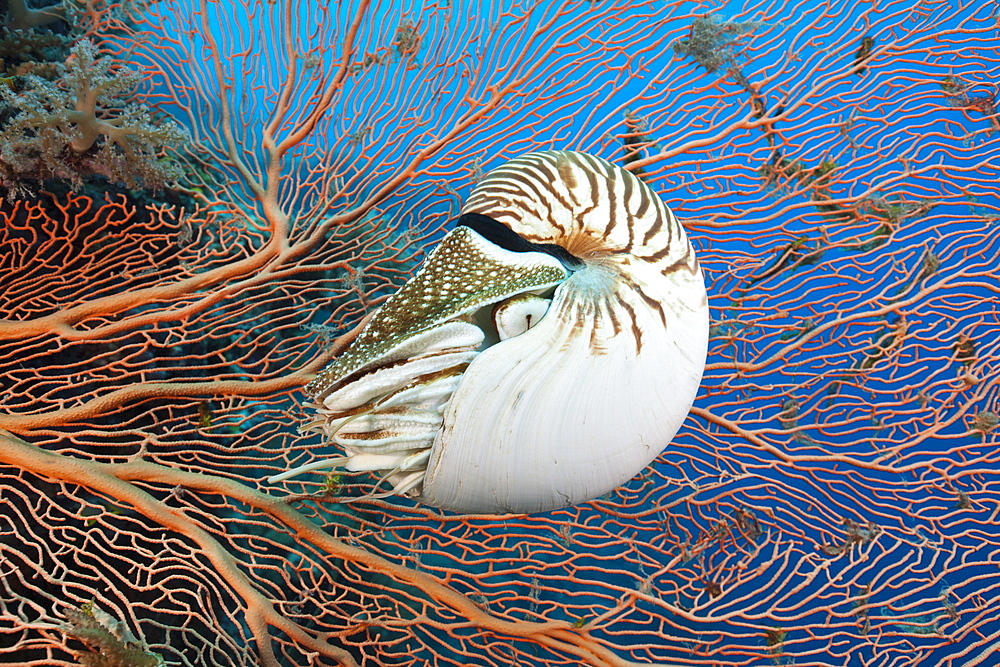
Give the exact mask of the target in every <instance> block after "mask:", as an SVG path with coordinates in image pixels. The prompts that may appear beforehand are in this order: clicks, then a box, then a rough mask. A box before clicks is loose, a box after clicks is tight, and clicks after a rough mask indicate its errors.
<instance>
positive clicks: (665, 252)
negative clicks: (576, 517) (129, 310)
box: [272, 151, 708, 513]
mask: <svg viewBox="0 0 1000 667" xmlns="http://www.w3.org/2000/svg"><path fill="white" fill-rule="evenodd" d="M707 340H708V306H707V301H706V295H705V287H704V282H703V279H702V275H701V271H700V269H699V266H698V262H697V259H696V258H695V255H694V252H693V250H692V248H691V246H690V243H689V242H688V240H687V237H686V235H685V233H684V230H683V228H682V226H681V225H680V223H679V222H678V221H677V219H676V218H675V217H674V216H673V214H672V213H671V212H670V211H669V210H668V209H667V207H666V206H665V205H664V204H663V202H662V201H661V200H660V199H659V197H657V196H656V194H655V193H654V192H653V191H652V190H651V189H650V188H649V187H648V186H647V185H646V184H644V183H643V182H642V181H640V180H639V179H637V178H636V177H635V176H633V175H632V174H631V173H629V172H627V171H625V170H622V169H619V168H617V167H615V166H613V165H612V164H610V163H608V162H606V161H604V160H601V159H600V158H596V157H593V156H590V155H586V154H583V153H572V152H564V151H546V152H539V153H530V154H528V155H524V156H521V157H519V158H517V159H514V160H511V161H510V162H508V163H506V164H505V165H503V166H502V167H500V168H499V169H497V170H495V171H493V172H491V173H490V174H488V175H487V177H486V178H485V179H483V181H481V182H480V183H479V184H478V185H477V186H476V188H475V189H474V190H473V192H472V193H471V194H470V196H469V199H468V201H467V203H466V205H465V206H464V208H463V210H462V217H461V218H460V219H459V221H458V226H456V228H455V229H454V230H453V231H452V232H450V233H449V234H448V235H447V236H446V237H445V238H444V240H443V241H442V242H441V244H440V245H439V246H438V247H437V248H435V250H434V251H433V252H432V253H431V254H430V256H429V257H428V259H427V261H426V262H425V264H424V266H423V267H422V268H421V270H420V271H419V272H418V273H417V274H416V276H414V278H413V279H412V280H411V281H410V282H409V283H407V284H406V285H405V286H404V287H403V288H402V289H401V290H400V291H399V292H397V293H396V294H395V295H393V297H392V298H391V299H390V300H389V301H388V302H387V303H386V304H385V305H384V306H383V307H382V308H381V309H380V310H379V311H378V312H377V313H376V314H375V315H374V317H373V318H372V320H371V321H370V323H369V324H368V326H367V327H366V328H365V329H364V330H363V331H362V333H361V335H360V336H359V338H358V339H357V340H356V341H355V342H354V343H353V344H352V345H351V346H350V347H349V348H348V350H347V351H346V352H345V353H344V354H343V355H341V356H340V357H339V358H338V359H337V360H335V361H334V362H333V363H332V364H330V366H328V367H327V368H326V369H325V370H324V371H323V372H322V373H320V374H319V376H317V378H316V379H315V380H314V381H313V382H312V383H311V384H310V385H309V387H308V388H307V390H308V391H309V392H310V393H311V394H312V395H313V396H314V398H315V400H316V401H317V404H318V412H319V414H320V417H321V418H320V420H319V422H318V423H319V427H320V428H321V429H322V430H323V431H324V433H325V434H326V436H327V438H328V439H329V440H330V441H331V442H333V443H334V444H336V445H337V446H338V447H340V448H342V449H343V450H344V452H345V453H346V456H344V457H337V458H333V459H328V460H324V461H318V462H315V463H312V464H308V465H307V466H303V467H301V468H298V469H295V470H292V471H289V472H288V473H285V474H283V475H279V476H276V477H274V478H272V480H278V479H284V478H286V477H288V476H291V475H294V474H299V473H300V472H305V471H306V470H313V469H317V468H319V467H326V466H344V467H346V468H347V469H348V470H355V471H360V470H370V471H376V472H378V473H379V474H380V475H382V476H383V478H384V481H385V483H387V484H388V485H389V486H391V487H392V489H393V491H394V492H396V493H405V494H407V495H410V496H412V497H415V498H417V499H419V500H421V501H422V502H426V503H428V504H430V505H433V506H436V507H440V508H445V509H452V510H456V511H462V512H494V513H495V512H534V511H543V510H548V509H554V508H558V507H563V506H566V505H572V504H575V503H579V502H583V501H586V500H590V499H593V498H596V497H598V496H600V495H602V494H604V493H606V492H608V491H610V490H612V489H614V488H616V487H618V486H620V485H621V484H623V483H624V482H626V481H628V479H630V478H631V477H633V476H634V475H635V474H637V473H638V472H639V471H641V470H642V468H643V467H645V466H646V465H648V464H649V463H650V462H651V461H652V460H653V459H655V458H656V457H657V456H658V455H659V454H660V453H661V452H662V451H663V449H664V448H665V447H666V446H667V445H668V444H669V442H670V440H671V439H672V438H673V436H674V434H675V433H676V432H677V430H678V428H680V425H681V423H682V422H683V420H684V418H685V416H686V415H687V412H688V410H689V409H690V406H691V403H692V401H693V400H694V396H695V394H696V392H697V388H698V384H699V382H700V379H701V373H702V369H703V368H704V362H705V354H706V347H707Z"/></svg>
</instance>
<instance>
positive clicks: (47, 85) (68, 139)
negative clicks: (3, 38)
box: [0, 40, 186, 191]
mask: <svg viewBox="0 0 1000 667" xmlns="http://www.w3.org/2000/svg"><path fill="white" fill-rule="evenodd" d="M60 70H61V71H60V74H61V77H60V78H59V79H58V80H56V81H55V82H52V81H47V80H45V79H42V78H40V77H37V76H32V75H28V76H25V77H23V79H24V82H25V83H26V84H27V85H26V87H25V89H24V90H23V91H21V92H19V93H15V92H14V91H12V90H10V89H8V88H6V87H2V86H0V102H2V103H4V104H5V105H7V106H8V107H10V110H12V111H13V114H12V115H11V116H10V118H9V119H8V121H7V124H6V125H5V126H4V127H3V128H2V130H0V178H2V183H0V184H2V185H3V186H6V187H7V188H9V189H11V190H15V191H16V190H20V189H24V187H25V186H24V180H25V179H36V180H41V179H45V178H62V179H67V180H69V181H71V182H73V183H74V184H76V185H79V184H80V183H81V181H82V178H83V177H84V176H86V175H88V174H92V173H96V174H100V175H103V176H106V177H107V178H109V179H111V180H114V181H118V182H122V183H125V184H126V185H128V186H129V187H135V186H137V185H139V184H140V183H141V184H145V185H147V186H153V187H155V186H159V185H161V184H163V183H165V182H166V181H169V180H172V179H173V178H175V177H176V176H177V170H176V166H174V165H173V164H171V163H170V162H168V161H166V160H163V159H160V158H158V157H157V152H158V151H159V149H160V148H161V147H163V146H166V145H177V144H179V143H180V142H182V141H183V140H184V139H185V137H186V134H185V133H184V131H183V130H182V129H181V128H180V127H179V126H178V125H177V124H176V123H174V122H172V121H169V120H167V121H161V122H158V123H154V122H153V120H152V117H151V115H150V112H149V109H147V108H146V107H145V106H144V105H141V104H136V103H123V102H122V101H121V96H122V95H126V94H127V93H129V92H130V91H131V90H132V89H133V88H135V86H136V85H137V84H138V82H139V78H140V77H139V75H138V74H137V73H135V72H133V71H130V70H128V69H126V68H122V67H115V66H114V65H113V63H112V60H111V59H110V58H107V57H102V58H99V57H98V54H97V48H96V47H95V46H94V45H93V44H92V43H91V42H90V41H89V40H81V41H80V42H79V43H78V44H77V45H76V46H75V47H74V48H73V49H72V51H71V55H70V57H69V58H68V59H67V61H66V64H65V65H62V66H61V67H60Z"/></svg>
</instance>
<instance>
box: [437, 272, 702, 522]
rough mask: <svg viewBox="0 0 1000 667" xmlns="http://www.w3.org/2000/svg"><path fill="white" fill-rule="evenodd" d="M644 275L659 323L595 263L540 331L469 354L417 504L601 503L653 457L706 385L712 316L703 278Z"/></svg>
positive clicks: (505, 508)
mask: <svg viewBox="0 0 1000 667" xmlns="http://www.w3.org/2000/svg"><path fill="white" fill-rule="evenodd" d="M591 271H593V272H598V273H603V274H609V275H603V276H601V275H598V276H587V275H586V274H587V273H588V272H591ZM648 273H650V274H652V275H650V276H648V277H649V278H650V280H652V281H655V282H657V283H659V286H658V289H659V293H656V292H654V291H653V287H652V286H651V285H650V284H649V283H645V287H644V288H645V291H646V295H647V296H658V297H659V298H660V299H661V303H663V304H664V305H665V307H664V314H665V316H666V326H664V322H663V319H662V318H661V316H660V314H659V313H658V312H655V311H653V310H650V309H649V308H648V307H644V306H643V302H644V299H643V298H642V297H641V296H639V295H638V294H637V293H635V292H634V291H633V290H632V288H630V287H628V285H627V284H625V281H622V280H620V279H619V278H618V276H617V275H616V273H615V271H613V270H612V267H608V266H600V265H598V266H591V267H588V269H584V270H583V271H581V272H577V273H576V274H574V275H573V277H571V278H570V279H569V280H567V281H566V282H565V283H563V284H562V285H560V286H559V288H557V290H556V293H555V296H554V298H553V301H552V305H551V306H550V307H549V310H548V313H547V314H546V316H545V317H544V318H542V320H541V321H540V322H539V323H538V324H537V325H536V326H534V327H532V328H531V329H529V330H527V331H526V332H524V333H523V334H521V335H519V336H515V337H513V338H510V339H508V340H505V341H502V342H500V343H498V344H496V345H494V346H492V347H490V348H488V349H487V350H485V351H484V352H482V353H481V354H480V355H479V356H478V357H476V359H475V360H474V361H473V362H472V364H470V366H469V368H468V370H467V371H466V372H465V374H464V375H463V377H462V381H461V383H460V384H459V387H458V390H457V391H456V392H455V395H454V396H453V397H452V400H451V402H450V403H449V404H448V408H447V410H446V412H445V418H444V422H445V423H444V429H443V430H442V431H441V432H440V433H439V435H438V437H437V438H436V439H435V441H434V445H433V447H432V449H431V460H430V462H429V464H428V469H427V474H426V477H425V478H424V486H423V492H422V495H421V500H423V501H424V502H427V503H428V504H430V505H433V506H435V507H442V508H448V509H455V510H458V511H464V512H491V513H495V512H517V513H521V512H524V513H528V512H536V511H543V510H549V509H553V508H558V507H564V506H567V505H573V504H576V503H579V502H583V501H586V500H590V499H593V498H596V497H599V496H600V495H602V494H604V493H607V492H608V491H611V490H613V489H615V488H616V487H618V486H620V485H621V484H623V483H625V482H626V481H628V480H629V479H630V478H632V477H633V476H635V474H636V473H637V472H639V471H641V470H642V469H643V468H644V467H645V466H647V465H648V464H649V463H650V462H651V461H652V460H653V459H655V458H656V457H657V456H658V455H659V454H660V452H661V451H662V450H663V448H664V447H665V446H666V445H667V444H668V443H669V441H670V439H671V438H672V437H673V435H674V433H676V431H677V429H678V428H680V425H681V423H682V422H683V420H684V418H685V417H686V415H687V411H688V410H689V409H690V407H691V402H692V401H693V399H694V396H695V393H696V391H697V387H698V384H699V382H700V380H701V374H702V370H703V368H704V359H705V350H706V348H707V343H708V309H707V307H706V304H705V299H704V295H705V293H704V286H703V284H702V283H701V281H700V275H695V274H692V273H689V272H684V273H683V274H680V275H676V276H675V277H674V278H673V279H667V278H664V277H663V276H660V275H659V274H658V273H657V272H655V271H648ZM632 278H633V279H634V278H635V272H634V271H632ZM603 282H610V283H611V284H610V285H604V286H602V285H600V283H603ZM594 283H598V286H597V287H596V288H595V286H594ZM605 290H607V291H605ZM651 292H652V294H651ZM629 307H631V309H632V312H634V316H633V315H632V313H631V312H630V309H629ZM616 320H617V322H618V323H619V327H618V330H617V331H616V327H615V324H614V322H615V321H616ZM633 324H634V328H633V326H632V325H633ZM637 336H638V338H640V339H641V345H637Z"/></svg>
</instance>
